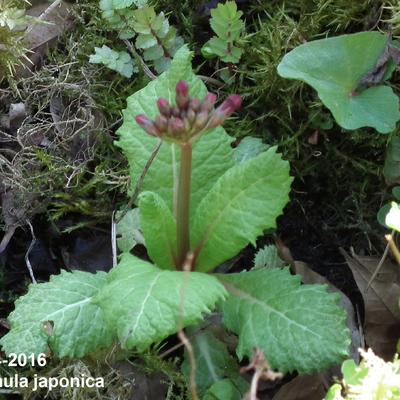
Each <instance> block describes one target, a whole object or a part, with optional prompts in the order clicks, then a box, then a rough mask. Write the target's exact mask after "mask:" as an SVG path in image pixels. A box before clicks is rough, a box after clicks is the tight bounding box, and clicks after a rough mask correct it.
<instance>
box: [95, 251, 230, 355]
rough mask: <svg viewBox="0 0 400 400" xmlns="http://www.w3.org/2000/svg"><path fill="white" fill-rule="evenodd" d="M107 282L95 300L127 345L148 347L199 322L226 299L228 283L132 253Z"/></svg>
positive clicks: (122, 259) (139, 348)
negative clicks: (162, 266) (157, 264)
mask: <svg viewBox="0 0 400 400" xmlns="http://www.w3.org/2000/svg"><path fill="white" fill-rule="evenodd" d="M107 281H108V284H107V285H106V286H105V287H103V289H102V290H101V291H100V293H99V294H98V295H97V296H96V297H95V298H94V300H93V301H94V303H95V304H97V305H98V306H99V307H100V308H101V309H102V310H103V312H104V315H105V317H106V320H107V324H108V326H109V327H110V328H115V329H116V330H117V334H118V338H119V340H120V342H121V346H122V347H123V348H125V349H131V348H137V349H138V350H139V351H143V350H145V349H147V348H148V347H149V346H150V345H151V344H152V343H155V342H158V341H161V340H163V339H165V338H166V337H167V336H169V335H171V334H173V333H176V332H177V331H178V330H179V329H180V328H183V327H186V326H188V325H192V324H196V323H197V322H199V321H200V320H201V319H202V318H203V316H204V314H206V313H210V312H211V311H212V310H213V309H214V307H215V304H216V303H217V302H218V301H221V300H223V299H225V298H226V291H225V289H224V287H223V285H222V284H221V283H220V282H219V281H218V279H217V278H215V277H213V276H211V275H207V274H202V273H198V272H178V271H166V270H160V269H159V268H157V267H155V266H154V265H152V264H150V263H148V262H145V261H142V260H140V259H139V258H136V257H134V256H132V255H130V254H128V253H125V254H123V255H122V258H121V261H120V263H119V264H118V266H117V267H116V268H114V269H113V270H111V271H110V272H109V274H108V277H107ZM205 288H207V290H205Z"/></svg>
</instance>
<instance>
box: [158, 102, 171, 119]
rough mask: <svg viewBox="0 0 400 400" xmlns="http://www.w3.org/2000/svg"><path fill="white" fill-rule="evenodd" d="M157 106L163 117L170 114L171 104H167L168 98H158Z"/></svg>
mask: <svg viewBox="0 0 400 400" xmlns="http://www.w3.org/2000/svg"><path fill="white" fill-rule="evenodd" d="M157 107H158V110H159V111H160V113H161V114H162V115H164V116H165V117H167V118H168V117H169V116H170V115H171V106H170V105H169V103H168V100H166V99H162V98H161V99H158V100H157Z"/></svg>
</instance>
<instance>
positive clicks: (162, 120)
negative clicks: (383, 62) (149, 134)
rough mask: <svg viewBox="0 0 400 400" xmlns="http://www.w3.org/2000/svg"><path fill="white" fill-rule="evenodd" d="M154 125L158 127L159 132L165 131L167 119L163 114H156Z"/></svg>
mask: <svg viewBox="0 0 400 400" xmlns="http://www.w3.org/2000/svg"><path fill="white" fill-rule="evenodd" d="M154 125H155V126H156V128H157V129H158V131H159V132H161V133H163V132H166V130H167V129H168V119H167V118H166V117H164V115H157V117H156V119H155V121H154Z"/></svg>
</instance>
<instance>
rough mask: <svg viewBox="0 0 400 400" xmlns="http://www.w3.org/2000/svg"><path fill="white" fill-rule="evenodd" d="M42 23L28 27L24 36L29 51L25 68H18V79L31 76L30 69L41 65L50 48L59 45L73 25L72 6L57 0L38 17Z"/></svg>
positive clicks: (35, 23)
mask: <svg viewBox="0 0 400 400" xmlns="http://www.w3.org/2000/svg"><path fill="white" fill-rule="evenodd" d="M38 19H39V21H40V22H41V23H37V22H34V23H32V24H31V25H29V26H28V28H27V29H26V32H25V35H24V45H25V47H26V48H27V49H28V50H29V53H28V54H27V58H28V59H29V60H30V62H25V63H24V65H23V66H21V67H19V68H17V70H16V72H15V76H16V77H18V78H19V77H24V76H29V75H30V69H32V68H33V67H34V66H37V65H39V64H40V61H41V59H42V58H43V56H44V55H45V53H46V52H47V50H48V48H49V47H51V46H54V45H55V44H57V38H58V37H59V36H60V35H61V34H62V33H63V32H64V31H65V30H67V29H69V28H71V27H72V25H73V20H72V18H71V5H68V4H67V3H65V2H64V1H62V0H56V1H55V2H54V3H52V4H51V5H50V6H48V7H47V8H46V9H45V11H44V12H43V13H42V14H41V15H40V16H39V17H38Z"/></svg>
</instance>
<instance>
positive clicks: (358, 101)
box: [278, 32, 400, 133]
mask: <svg viewBox="0 0 400 400" xmlns="http://www.w3.org/2000/svg"><path fill="white" fill-rule="evenodd" d="M393 61H395V62H396V63H398V62H399V61H400V58H399V49H398V48H397V47H396V46H395V45H394V43H393V42H391V40H390V38H389V37H388V35H384V34H381V33H379V32H361V33H354V34H351V35H342V36H337V37H332V38H328V39H321V40H315V41H312V42H308V43H305V44H302V45H300V46H298V47H296V48H295V49H293V50H292V51H291V52H290V53H288V54H286V55H285V57H284V58H283V59H282V61H281V63H280V64H279V65H278V73H279V75H280V76H282V77H283V78H290V79H298V80H301V81H304V82H306V83H307V84H309V85H310V86H312V87H313V88H314V89H315V90H316V91H317V93H318V96H319V98H320V99H321V101H322V103H323V104H324V105H325V106H326V107H327V108H328V109H329V110H330V111H331V113H332V115H333V116H334V118H335V120H336V122H337V123H338V124H339V125H340V126H341V127H343V128H345V129H358V128H362V127H367V126H369V127H372V128H375V129H376V130H377V131H378V132H380V133H389V132H391V131H393V130H394V129H395V127H396V122H397V121H398V120H399V119H400V111H399V98H398V96H396V95H395V94H394V92H393V90H392V88H391V87H389V86H388V85H385V81H386V80H387V79H388V78H389V77H390V75H391V72H392V71H393V65H394V63H393Z"/></svg>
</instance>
